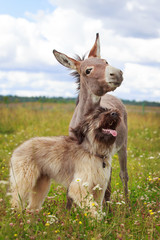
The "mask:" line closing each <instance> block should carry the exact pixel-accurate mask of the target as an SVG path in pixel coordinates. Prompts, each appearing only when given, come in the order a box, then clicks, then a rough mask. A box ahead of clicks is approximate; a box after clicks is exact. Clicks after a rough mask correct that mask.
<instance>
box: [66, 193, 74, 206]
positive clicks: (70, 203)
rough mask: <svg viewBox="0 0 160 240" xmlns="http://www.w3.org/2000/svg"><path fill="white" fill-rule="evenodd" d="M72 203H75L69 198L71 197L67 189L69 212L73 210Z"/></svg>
mask: <svg viewBox="0 0 160 240" xmlns="http://www.w3.org/2000/svg"><path fill="white" fill-rule="evenodd" d="M72 203H73V199H72V198H71V197H69V195H68V189H67V204H66V208H67V209H68V210H71V207H72Z"/></svg>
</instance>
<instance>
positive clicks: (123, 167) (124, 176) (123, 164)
mask: <svg viewBox="0 0 160 240" xmlns="http://www.w3.org/2000/svg"><path fill="white" fill-rule="evenodd" d="M118 157H119V163H120V174H119V175H120V178H121V180H122V183H123V188H124V194H125V200H126V202H128V179H129V178H128V171H127V147H126V146H125V145H124V146H123V147H122V148H121V149H120V150H119V151H118Z"/></svg>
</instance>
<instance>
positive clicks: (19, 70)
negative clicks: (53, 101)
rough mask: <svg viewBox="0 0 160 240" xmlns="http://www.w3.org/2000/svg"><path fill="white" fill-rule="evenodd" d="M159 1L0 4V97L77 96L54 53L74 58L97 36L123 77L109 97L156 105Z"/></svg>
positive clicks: (159, 59) (56, 0)
mask: <svg viewBox="0 0 160 240" xmlns="http://www.w3.org/2000/svg"><path fill="white" fill-rule="evenodd" d="M159 9H160V1H159V0H145V1H144V0H121V1H118V0H112V1H111V0H87V1H86V0H76V1H75V0H65V1H64V0H39V1H38V0H34V1H31V0H28V1H22V0H21V1H20V0H19V1H18V0H14V1H11V0H10V1H9V0H5V1H2V0H0V33H1V37H0V94H1V95H8V94H11V95H19V96H50V97H52V96H64V97H76V94H77V93H76V85H75V83H74V79H73V78H72V77H71V76H70V75H69V71H68V70H67V69H65V68H64V67H63V66H61V65H59V63H58V62H56V60H55V58H54V56H53V54H52V50H53V49H56V50H58V51H60V52H63V53H65V54H67V55H68V56H70V57H73V56H74V54H75V53H77V54H79V55H81V56H82V55H83V54H84V53H86V52H87V51H89V50H90V48H91V47H92V45H93V43H94V41H95V35H96V33H97V32H99V33H100V42H101V56H102V57H103V58H105V59H106V60H107V61H108V62H109V63H110V64H111V65H112V66H114V67H117V68H120V69H122V70H123V72H124V81H123V84H122V85H121V87H119V88H118V89H116V90H115V91H114V92H113V93H112V94H113V95H115V96H117V97H119V98H123V99H130V100H133V99H135V100H149V101H160V84H159V83H160V50H159V49H160V14H159Z"/></svg>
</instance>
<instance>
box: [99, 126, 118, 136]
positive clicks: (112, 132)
mask: <svg viewBox="0 0 160 240" xmlns="http://www.w3.org/2000/svg"><path fill="white" fill-rule="evenodd" d="M102 131H103V133H105V134H111V135H112V136H113V137H116V136H117V131H116V130H112V129H105V128H102Z"/></svg>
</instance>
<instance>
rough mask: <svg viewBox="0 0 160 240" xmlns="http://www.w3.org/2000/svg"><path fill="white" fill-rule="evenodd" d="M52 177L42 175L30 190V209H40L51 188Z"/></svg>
mask: <svg viewBox="0 0 160 240" xmlns="http://www.w3.org/2000/svg"><path fill="white" fill-rule="evenodd" d="M50 184H51V181H50V178H49V177H48V176H40V177H39V178H38V180H37V182H36V185H35V186H34V188H33V189H32V190H31V192H30V198H29V206H28V208H29V209H40V207H41V205H42V204H43V202H44V199H45V197H46V195H47V193H48V191H49V188H50Z"/></svg>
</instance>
